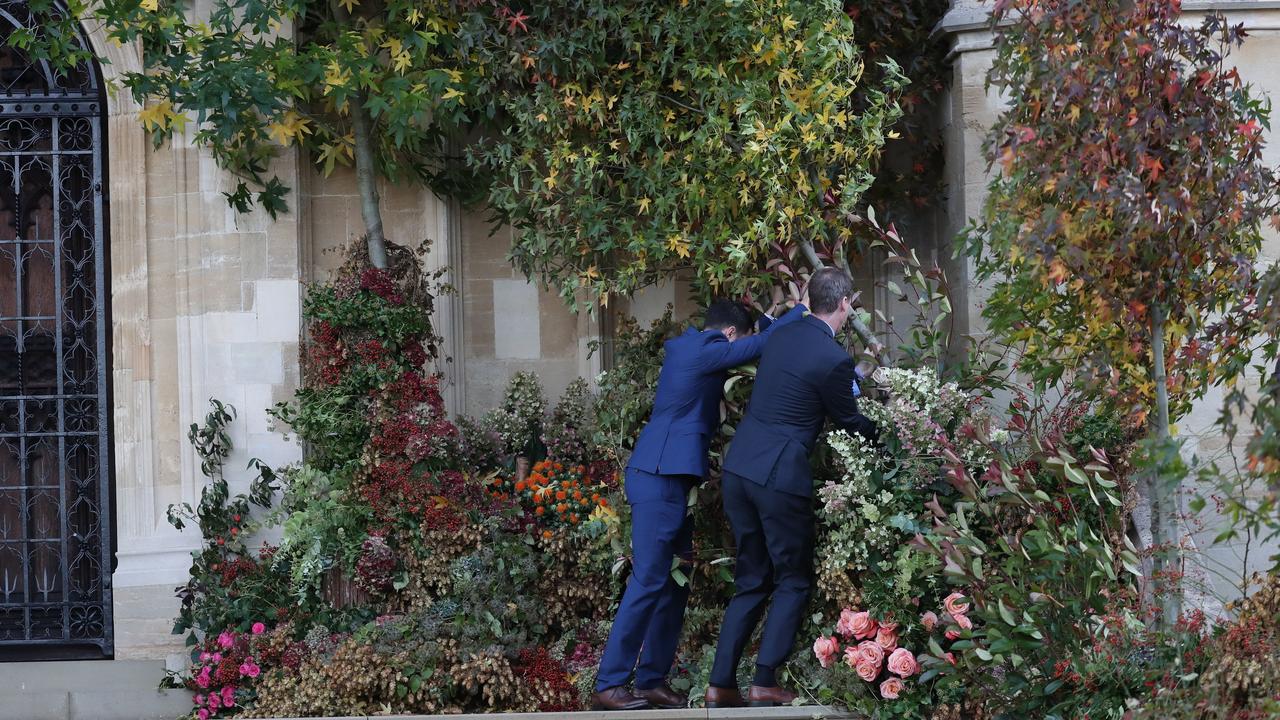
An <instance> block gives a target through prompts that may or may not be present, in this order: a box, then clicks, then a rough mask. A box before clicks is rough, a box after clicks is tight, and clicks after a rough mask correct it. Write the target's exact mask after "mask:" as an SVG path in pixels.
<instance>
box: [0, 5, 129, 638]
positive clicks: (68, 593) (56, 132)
mask: <svg viewBox="0 0 1280 720" xmlns="http://www.w3.org/2000/svg"><path fill="white" fill-rule="evenodd" d="M38 22H39V21H38V20H37V19H36V18H33V17H32V14H31V11H30V9H29V7H28V5H27V2H26V1H25V0H0V659H34V658H73V657H80V658H89V657H99V658H100V657H110V656H111V654H112V617H111V583H110V578H111V557H112V547H111V538H112V525H113V524H112V517H111V510H112V503H111V494H112V493H111V487H112V486H111V476H110V472H111V462H110V459H111V455H110V444H109V430H110V420H109V415H108V412H109V410H110V396H109V386H108V378H109V375H108V367H109V364H110V357H109V346H108V332H109V328H110V325H109V323H108V318H107V303H108V299H109V295H108V290H107V285H106V278H107V277H108V275H107V270H108V268H107V267H106V261H107V255H106V228H107V224H106V198H105V189H104V187H105V185H104V182H103V179H104V178H103V174H104V168H105V163H104V150H105V148H104V133H103V115H104V113H103V110H104V107H103V105H104V103H103V92H102V80H101V74H100V72H99V69H98V68H97V67H96V66H94V65H91V64H84V65H82V66H80V67H77V68H73V69H72V70H70V71H67V72H65V73H61V74H59V73H58V72H56V71H55V70H54V69H52V68H51V67H50V66H49V65H48V64H46V63H43V62H39V61H33V60H31V59H30V58H29V57H28V56H27V55H26V54H25V53H23V52H22V51H21V50H19V49H17V48H14V47H10V46H9V43H8V38H9V36H10V34H12V33H13V32H14V30H15V29H17V28H32V29H36V28H37V27H38ZM81 42H82V43H84V40H83V38H81ZM85 46H86V47H87V46H88V45H87V43H85Z"/></svg>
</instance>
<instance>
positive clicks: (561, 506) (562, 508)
mask: <svg viewBox="0 0 1280 720" xmlns="http://www.w3.org/2000/svg"><path fill="white" fill-rule="evenodd" d="M568 509H569V506H568V505H565V504H564V503H560V504H559V505H557V506H556V512H558V513H560V514H561V515H563V514H564V511H565V510H568Z"/></svg>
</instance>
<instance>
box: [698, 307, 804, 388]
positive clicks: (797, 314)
mask: <svg viewBox="0 0 1280 720" xmlns="http://www.w3.org/2000/svg"><path fill="white" fill-rule="evenodd" d="M806 312H808V308H806V307H805V306H803V305H800V304H797V305H796V306H795V307H793V308H791V309H790V310H788V311H787V312H786V314H784V315H783V316H782V317H780V318H778V319H777V320H774V321H773V322H771V323H769V326H768V327H766V328H765V329H764V330H763V331H761V332H759V333H757V334H755V335H752V336H750V337H744V338H742V339H741V340H739V341H737V342H729V341H728V340H724V341H722V342H713V343H707V344H706V345H705V346H703V348H702V355H701V357H700V358H699V359H700V360H701V364H702V369H703V370H705V371H707V372H714V371H719V370H728V369H729V368H732V367H737V366H739V365H745V364H746V363H749V362H753V361H755V360H759V359H760V353H762V352H764V343H765V341H766V340H768V339H769V334H770V333H772V332H773V331H774V330H777V329H778V328H780V327H782V326H783V325H786V324H788V323H793V322H795V321H796V320H799V319H800V318H802V317H804V314H805V313H806Z"/></svg>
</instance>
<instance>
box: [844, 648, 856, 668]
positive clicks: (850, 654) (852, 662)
mask: <svg viewBox="0 0 1280 720" xmlns="http://www.w3.org/2000/svg"><path fill="white" fill-rule="evenodd" d="M844 664H845V665H848V666H849V667H851V668H856V667H858V648H856V647H854V646H853V645H850V646H849V647H847V648H845V649H844Z"/></svg>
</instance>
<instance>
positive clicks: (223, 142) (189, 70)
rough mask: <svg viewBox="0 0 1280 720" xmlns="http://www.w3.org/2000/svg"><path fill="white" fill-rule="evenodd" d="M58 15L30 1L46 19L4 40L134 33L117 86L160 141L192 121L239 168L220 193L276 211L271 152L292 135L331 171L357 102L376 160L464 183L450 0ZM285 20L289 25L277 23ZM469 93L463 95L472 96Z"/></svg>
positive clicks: (39, 43)
mask: <svg viewBox="0 0 1280 720" xmlns="http://www.w3.org/2000/svg"><path fill="white" fill-rule="evenodd" d="M67 5H68V10H69V13H68V14H67V15H57V14H56V13H54V12H53V7H52V4H51V3H48V2H42V3H33V10H36V11H37V12H38V13H41V15H42V18H43V20H44V22H43V24H42V26H41V28H40V29H39V30H38V31H35V32H21V31H20V32H19V33H17V34H16V36H15V37H14V38H12V39H11V42H14V43H15V44H17V45H18V46H20V47H25V48H28V49H30V50H31V51H32V52H33V53H34V54H35V55H37V56H41V57H49V58H52V59H54V60H55V61H57V62H59V63H71V62H75V61H77V60H82V59H85V58H84V56H85V55H86V53H87V51H80V52H73V51H71V49H70V48H68V47H67V45H66V43H65V42H63V41H62V38H65V37H74V33H75V32H76V30H77V28H76V25H75V23H76V22H77V19H79V20H80V21H83V22H89V23H95V24H100V25H101V26H102V27H103V29H104V31H105V33H106V35H107V38H108V40H110V41H112V42H117V43H125V44H128V43H133V42H141V45H142V52H143V64H144V67H143V69H142V70H140V71H136V72H125V73H124V74H123V77H122V84H123V86H124V87H125V88H126V89H127V90H128V91H129V92H130V94H131V95H132V96H133V98H134V99H135V100H136V101H137V102H138V103H139V105H142V106H144V109H143V111H142V113H141V115H140V118H139V119H140V120H141V122H142V123H143V125H144V126H145V127H146V129H147V130H148V131H149V132H150V133H151V135H152V138H153V140H154V141H155V142H156V143H157V144H159V143H162V142H164V141H165V140H168V139H169V138H171V137H173V135H174V133H177V132H181V131H183V130H184V129H185V128H186V126H187V125H188V124H189V123H191V122H192V121H194V126H193V127H192V128H191V132H192V133H193V139H194V141H195V142H196V143H197V144H198V145H201V146H203V147H205V148H206V149H207V150H208V151H209V152H210V153H211V154H212V155H213V157H214V159H215V160H217V162H218V164H219V165H220V166H221V167H223V168H224V169H226V170H228V171H230V172H232V173H233V174H235V175H236V176H237V177H238V178H239V182H238V184H237V186H236V188H235V190H234V191H232V192H229V193H227V199H228V201H229V202H230V203H231V204H232V205H233V206H234V207H236V208H237V209H238V210H240V211H247V210H248V209H249V208H250V207H251V206H252V205H254V204H258V205H260V206H262V207H263V209H265V210H267V211H268V212H269V213H271V214H272V215H273V216H275V215H276V214H278V213H280V212H282V211H284V210H285V209H286V202H285V195H286V193H287V192H288V188H287V187H286V186H285V185H284V184H283V183H282V182H281V181H280V179H279V177H277V176H276V174H275V171H274V170H273V168H272V165H271V161H272V159H273V158H275V157H276V156H277V155H278V154H279V150H280V148H281V147H288V146H291V145H297V146H299V147H301V148H303V149H304V150H305V151H306V152H307V153H309V154H310V155H311V156H312V158H313V159H314V160H315V162H316V163H317V164H318V165H319V166H320V168H321V170H322V171H323V172H324V173H325V174H328V173H330V172H332V171H333V169H334V167H336V166H339V165H350V164H352V162H353V160H354V158H355V137H354V131H353V124H352V113H353V112H362V113H366V114H367V115H368V117H369V119H370V121H371V123H372V125H373V127H374V130H375V133H374V134H375V138H374V141H373V143H372V147H373V152H374V160H375V166H376V168H375V169H376V170H377V171H378V172H379V173H380V174H382V175H383V176H385V177H387V178H389V179H392V180H411V181H417V182H423V183H425V184H427V185H429V186H430V187H432V188H434V189H436V190H438V191H441V192H459V193H463V194H468V193H470V192H474V191H473V190H471V191H468V190H467V189H466V188H467V187H468V183H467V179H466V176H465V173H463V172H462V170H463V167H462V165H461V164H460V163H458V162H450V160H449V150H448V148H449V143H450V138H451V137H452V135H453V134H455V133H456V132H458V131H459V130H460V129H461V128H465V127H468V126H469V122H470V116H469V112H470V111H471V110H472V109H474V108H476V107H477V106H478V105H479V103H478V102H477V101H476V98H474V96H473V88H474V83H475V68H474V67H473V65H472V64H471V63H470V62H468V61H467V58H466V55H465V54H464V53H461V52H460V51H459V45H460V43H461V42H462V40H461V39H460V37H459V36H458V34H457V27H458V24H459V10H458V9H457V8H456V6H455V4H454V3H450V2H443V1H440V2H436V1H432V2H426V3H423V2H412V1H409V0H378V1H377V2H366V3H363V4H362V3H361V2H360V0H341V1H340V2H339V1H337V0H334V1H329V0H326V1H323V2H308V1H305V0H303V1H301V2H297V1H294V0H248V1H247V2H241V1H240V0H215V2H214V3H212V5H211V6H201V7H200V8H199V9H197V8H194V7H193V6H190V5H188V4H186V3H181V2H172V1H171V0H106V2H101V3H97V2H94V3H90V2H86V1H85V0H71V2H69V3H68V4H67ZM286 28H287V29H286ZM469 98H470V103H469V104H468V99H469Z"/></svg>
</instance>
